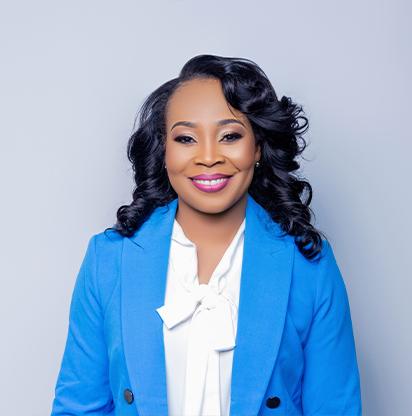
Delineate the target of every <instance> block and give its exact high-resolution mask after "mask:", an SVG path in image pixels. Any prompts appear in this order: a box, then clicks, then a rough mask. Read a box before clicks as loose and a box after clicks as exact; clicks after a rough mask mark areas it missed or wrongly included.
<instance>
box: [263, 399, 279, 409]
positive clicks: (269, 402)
mask: <svg viewBox="0 0 412 416" xmlns="http://www.w3.org/2000/svg"><path fill="white" fill-rule="evenodd" d="M279 405H280V399H279V397H269V398H268V399H267V400H266V406H267V407H268V408H269V409H276V408H277V407H278V406H279Z"/></svg>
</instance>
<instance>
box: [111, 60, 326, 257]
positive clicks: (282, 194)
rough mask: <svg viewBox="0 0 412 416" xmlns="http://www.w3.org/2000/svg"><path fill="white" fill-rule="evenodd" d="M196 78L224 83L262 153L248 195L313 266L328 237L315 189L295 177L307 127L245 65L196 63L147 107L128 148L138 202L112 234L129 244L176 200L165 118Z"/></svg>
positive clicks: (295, 109) (120, 216)
mask: <svg viewBox="0 0 412 416" xmlns="http://www.w3.org/2000/svg"><path fill="white" fill-rule="evenodd" d="M194 78H211V79H217V80H219V81H220V83H221V86H222V90H223V94H224V96H225V98H226V101H227V102H228V103H229V104H230V105H231V106H232V107H233V108H234V109H236V110H239V111H241V112H242V113H243V114H245V115H246V116H247V118H248V119H249V121H250V124H251V125H252V128H253V132H254V135H255V140H256V142H257V143H258V144H259V145H260V149H261V158H260V167H259V169H255V174H254V177H253V179H252V183H251V185H250V187H249V194H250V195H251V196H252V197H253V198H254V199H255V200H256V201H257V202H258V203H259V204H260V205H261V206H262V207H263V208H264V209H265V210H266V211H267V212H268V213H269V215H270V217H271V218H272V220H273V221H275V222H276V223H278V224H279V225H280V227H281V228H282V230H283V231H284V232H285V233H286V234H289V235H291V236H294V237H295V243H296V246H297V247H298V249H299V251H300V252H301V253H302V254H303V255H304V256H305V257H306V258H307V259H314V258H316V257H317V256H318V254H319V253H320V251H321V249H322V237H323V234H322V233H321V232H320V231H318V230H316V229H315V228H314V226H313V225H312V223H311V220H312V216H313V214H312V211H311V210H310V208H309V204H310V202H311V199H312V187H311V186H310V184H309V183H308V182H307V181H305V180H302V179H300V178H299V177H298V176H297V175H296V172H297V170H298V169H299V163H298V161H297V158H298V156H299V155H301V153H302V152H303V150H304V149H305V147H306V142H305V140H304V139H303V137H302V136H303V134H304V133H305V132H306V131H307V129H308V119H307V118H306V117H305V115H304V113H303V111H302V108H301V107H300V106H299V105H297V104H295V103H293V102H292V100H291V99H290V98H287V97H282V98H281V99H280V100H279V99H278V98H277V95H276V92H275V90H274V89H273V86H272V84H271V83H270V81H269V79H268V78H267V76H266V75H265V73H264V72H263V71H262V70H261V69H260V68H259V66H258V65H256V64H255V63H254V62H252V61H250V60H247V59H240V58H225V57H220V56H213V55H199V56H196V57H194V58H192V59H191V60H190V61H188V62H187V63H186V64H185V66H184V67H183V69H182V70H181V72H180V74H179V77H178V78H175V79H172V80H171V81H169V82H166V83H165V84H163V85H162V86H160V87H159V88H158V89H157V90H156V91H154V92H153V93H152V94H151V95H150V96H149V97H148V98H147V99H146V101H145V102H144V104H143V106H142V108H141V110H140V113H139V119H138V127H137V130H136V131H135V132H134V133H133V135H132V136H131V137H130V140H129V143H128V148H127V154H128V158H129V160H130V162H131V163H132V166H133V171H134V180H135V183H136V187H135V189H134V191H133V202H132V203H131V204H130V205H123V206H121V207H120V208H119V209H118V211H117V223H116V226H115V230H116V231H117V232H118V233H120V234H122V235H124V236H127V237H130V236H132V235H133V234H134V233H135V232H136V230H138V229H139V228H140V227H141V225H142V224H143V223H144V222H145V221H146V220H147V219H148V218H149V217H150V215H151V214H152V212H153V211H154V210H155V209H156V208H157V207H159V206H164V205H167V204H168V203H170V202H171V201H172V200H173V199H175V198H176V197H177V194H176V192H175V191H174V189H173V188H172V186H171V184H170V182H169V178H168V176H167V171H166V169H164V163H165V140H166V128H165V125H166V120H165V118H166V117H165V114H166V111H167V105H168V102H169V100H170V98H171V96H172V95H173V93H174V92H175V91H176V90H177V89H178V88H179V87H180V86H181V85H182V84H183V83H185V82H187V81H189V80H191V79H194Z"/></svg>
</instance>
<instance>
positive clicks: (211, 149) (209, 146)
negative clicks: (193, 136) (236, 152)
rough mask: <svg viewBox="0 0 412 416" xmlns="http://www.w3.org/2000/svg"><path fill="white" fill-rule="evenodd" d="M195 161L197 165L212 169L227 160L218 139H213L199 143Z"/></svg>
mask: <svg viewBox="0 0 412 416" xmlns="http://www.w3.org/2000/svg"><path fill="white" fill-rule="evenodd" d="M193 161H194V163H195V164H197V165H204V166H207V167H212V166H214V165H216V164H218V163H223V162H224V161H225V158H224V156H223V154H222V153H221V151H220V147H219V143H218V142H216V139H211V140H202V141H201V142H200V143H199V146H198V147H197V152H196V155H195V157H194V159H193Z"/></svg>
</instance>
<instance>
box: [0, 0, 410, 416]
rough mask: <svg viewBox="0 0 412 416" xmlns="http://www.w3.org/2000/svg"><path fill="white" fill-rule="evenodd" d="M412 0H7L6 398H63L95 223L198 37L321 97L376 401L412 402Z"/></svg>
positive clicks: (35, 401) (1, 371)
mask: <svg viewBox="0 0 412 416" xmlns="http://www.w3.org/2000/svg"><path fill="white" fill-rule="evenodd" d="M411 6H412V4H411V2H397V1H387V2H378V1H363V2H362V1H361V2H359V1H358V2H355V1H328V2H318V1H304V2H296V1H289V2H280V1H279V2H278V1H251V0H249V1H239V0H237V1H211V0H207V1H195V0H193V1H186V0H181V1H173V0H168V1H166V0H163V1H160V0H152V1H149V0H146V1H137V0H136V1H125V0H122V1H92V0H86V1H59V0H54V1H40V0H30V1H4V0H3V1H0V42H1V43H0V48H1V49H0V60H1V63H0V119H1V122H0V145H1V149H0V170H1V171H0V173H1V175H0V178H1V205H0V209H1V219H2V229H1V231H2V238H1V240H0V241H1V242H0V256H1V261H0V270H1V272H0V273H1V287H0V337H1V338H0V362H1V368H0V398H1V399H0V400H1V414H4V415H8V416H13V415H19V416H20V415H21V416H27V415H46V414H48V413H50V410H51V404H52V400H53V397H54V386H55V382H56V378H57V375H58V371H59V367H60V362H61V358H62V354H63V349H64V345H65V340H66V335H67V326H68V313H69V305H70V299H71V293H72V290H73V286H74V282H75V279H76V275H77V272H78V269H79V267H80V264H81V261H82V258H83V255H84V253H85V250H86V247H87V243H88V240H89V238H90V237H91V236H92V235H93V234H95V233H98V232H100V231H102V230H104V229H105V228H107V227H110V226H112V225H113V223H114V221H115V213H116V210H117V208H118V207H119V206H120V205H121V204H124V203H127V202H129V201H130V197H131V190H132V186H133V185H132V180H131V172H130V165H129V164H128V162H127V160H126V156H125V150H126V143H127V139H128V136H129V134H130V132H131V130H132V127H133V123H134V118H135V115H136V112H137V110H138V108H139V105H140V104H141V102H142V101H143V99H144V97H145V96H147V95H148V94H149V93H150V92H151V91H153V90H154V89H155V88H156V87H157V86H159V85H160V84H161V83H163V82H165V81H167V80H169V79H171V78H173V77H175V76H177V74H178V71H179V70H180V68H181V67H182V65H183V64H184V63H185V62H186V61H187V60H188V59H189V58H191V57H192V56H194V55H197V54H200V53H212V54H217V55H224V56H240V57H246V58H249V59H252V60H254V61H256V62H257V63H258V64H259V65H260V66H261V67H262V68H263V69H264V70H265V72H266V73H267V75H268V76H269V78H270V79H271V81H272V83H273V85H274V87H275V89H276V90H277V92H278V93H279V95H288V96H291V97H292V98H293V99H294V100H295V101H297V102H299V103H301V104H303V106H304V108H305V109H306V112H307V114H308V116H309V118H310V122H311V128H310V131H309V134H308V135H307V139H308V140H309V142H310V146H309V148H308V149H307V159H309V161H308V162H304V164H303V173H304V174H305V175H306V176H307V177H308V178H309V180H310V181H311V183H312V185H313V188H314V200H313V210H314V211H315V213H316V216H317V225H318V226H319V227H320V228H321V229H322V230H324V231H325V233H326V234H327V236H328V237H329V239H330V241H331V243H332V246H333V248H334V252H335V255H336V258H337V261H338V264H339V266H340V268H341V271H342V274H343V276H344V280H345V283H346V287H347V290H348V294H349V299H350V305H351V311H352V320H353V326H354V334H355V340H356V347H357V354H358V362H359V369H360V374H361V383H362V396H363V406H364V415H371V416H372V415H376V416H379V415H390V416H393V415H396V416H398V415H399V416H401V415H409V414H411V407H412V399H411V393H410V386H411V382H410V375H411V374H412V331H411V329H412V325H411V317H412V302H411V293H412V283H411V277H412V276H411V271H410V270H411V268H410V258H411V255H410V253H409V251H410V244H409V240H410V235H411V231H412V227H411V215H410V212H411V206H412V204H411V202H412V201H411V185H410V178H411V174H412V163H411V161H410V159H411V149H412V145H411V141H412V137H411V127H410V124H411V123H410V120H411V105H410V102H411V95H412V82H411V74H412V65H411V63H412V59H411V50H412V48H411V39H412V30H411V28H412V25H411V21H412V19H411V17H412V7H411Z"/></svg>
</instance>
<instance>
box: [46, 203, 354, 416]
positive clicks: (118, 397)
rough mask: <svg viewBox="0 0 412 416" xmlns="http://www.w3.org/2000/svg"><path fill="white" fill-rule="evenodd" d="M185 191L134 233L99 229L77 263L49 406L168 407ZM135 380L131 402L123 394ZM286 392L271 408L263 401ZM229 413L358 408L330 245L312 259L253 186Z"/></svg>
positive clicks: (82, 409)
mask: <svg viewBox="0 0 412 416" xmlns="http://www.w3.org/2000/svg"><path fill="white" fill-rule="evenodd" d="M176 208H177V201H176V200H175V201H173V202H172V203H171V204H170V205H169V206H167V207H162V208H158V209H157V210H156V211H155V212H154V213H153V214H152V216H151V217H150V219H149V220H148V221H147V222H146V223H145V224H144V225H143V226H142V228H141V229H140V230H139V232H137V233H136V234H135V236H133V237H132V238H124V237H121V236H120V235H118V234H117V233H115V232H113V231H109V232H106V233H102V234H99V235H97V236H94V237H93V238H92V239H91V241H90V243H89V247H88V250H87V253H86V256H85V259H84V261H83V264H82V267H81V269H80V272H79V275H78V278H77V281H76V285H75V289H74V293H73V299H72V304H71V309H70V324H69V334H68V338H67V344H66V349H65V352H64V356H63V361H62V366H61V370H60V374H59V377H58V380H57V385H56V397H55V400H54V403H53V410H52V415H56V416H57V415H76V416H78V415H86V414H87V415H120V416H127V415H142V416H143V415H148V416H153V415H159V416H160V415H167V390H166V370H165V358H164V345H163V323H162V320H161V318H160V316H159V315H158V314H157V312H156V309H157V308H159V307H161V306H162V305H163V303H164V295H165V287H166V275H167V265H168V258H169V248H170V239H171V234H172V227H173V220H174V217H175V214H176ZM125 389H130V390H131V391H132V392H133V395H134V402H133V403H132V404H128V403H127V402H126V401H125V399H124V397H123V393H124V390H125ZM269 397H278V398H279V399H280V404H279V406H278V407H277V408H275V409H270V408H268V407H267V406H266V400H267V399H268V398H269ZM230 413H231V415H248V416H250V415H258V414H259V415H323V416H331V415H347V416H349V415H360V414H361V397H360V386H359V374H358V368H357V363H356V353H355V345H354V339H353V333H352V324H351V318H350V312H349V304H348V299H347V295H346V290H345V286H344V283H343V280H342V277H341V275H340V272H339V269H338V267H337V265H336V262H335V259H334V256H333V253H332V250H331V248H330V247H329V245H328V244H327V243H325V244H324V248H323V252H322V256H321V258H320V260H319V261H317V262H309V261H308V260H306V259H305V258H304V257H303V256H302V255H301V254H300V253H299V251H298V250H297V249H296V246H295V244H294V240H293V238H292V237H290V236H283V233H282V232H281V230H280V229H279V227H278V225H277V224H274V223H273V222H272V221H271V220H270V219H269V217H268V215H267V213H266V212H265V211H264V210H263V208H262V207H260V206H259V205H258V204H257V203H256V202H255V201H254V200H253V199H252V198H251V197H249V198H248V205H247V209H246V229H245V243H244V256H243V268H242V280H241V288H240V301H239V318H238V330H237V336H236V347H235V351H234V356H233V370H232V392H231V407H230Z"/></svg>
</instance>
